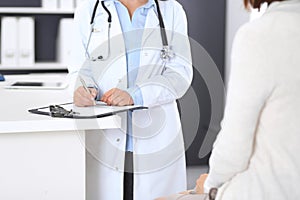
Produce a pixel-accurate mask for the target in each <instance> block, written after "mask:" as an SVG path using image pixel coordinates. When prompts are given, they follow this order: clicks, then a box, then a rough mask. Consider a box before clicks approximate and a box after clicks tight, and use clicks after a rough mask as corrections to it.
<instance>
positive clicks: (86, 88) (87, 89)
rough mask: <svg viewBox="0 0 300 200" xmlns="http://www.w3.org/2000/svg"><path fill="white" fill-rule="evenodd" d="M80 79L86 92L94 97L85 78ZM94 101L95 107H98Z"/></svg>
mask: <svg viewBox="0 0 300 200" xmlns="http://www.w3.org/2000/svg"><path fill="white" fill-rule="evenodd" d="M79 79H80V82H81V84H82V86H83V88H84V89H85V91H87V92H88V93H89V94H90V95H92V93H91V91H90V90H89V88H88V87H87V85H86V83H85V81H84V80H83V78H82V77H81V76H79ZM93 101H94V105H96V102H95V100H94V99H93Z"/></svg>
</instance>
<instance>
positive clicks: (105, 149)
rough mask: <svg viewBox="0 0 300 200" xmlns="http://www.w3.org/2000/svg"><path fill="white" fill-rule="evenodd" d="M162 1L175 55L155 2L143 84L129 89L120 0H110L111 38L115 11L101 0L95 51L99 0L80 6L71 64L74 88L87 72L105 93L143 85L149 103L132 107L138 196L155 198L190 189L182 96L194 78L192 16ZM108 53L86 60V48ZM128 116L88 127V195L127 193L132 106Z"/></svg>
mask: <svg viewBox="0 0 300 200" xmlns="http://www.w3.org/2000/svg"><path fill="white" fill-rule="evenodd" d="M159 3H160V7H161V11H162V15H163V19H164V23H165V26H166V29H167V36H168V41H169V45H170V46H171V47H172V50H173V52H174V53H175V57H174V58H173V59H171V60H170V61H168V62H163V61H162V60H161V58H160V50H161V49H162V41H161V37H160V30H159V21H158V18H157V11H156V8H152V9H150V10H149V12H148V16H147V19H146V25H145V30H144V32H143V39H142V48H141V58H140V67H139V71H138V75H137V79H136V87H135V88H129V89H128V88H127V76H126V73H127V72H126V53H125V47H124V41H123V36H122V30H121V27H120V23H119V19H118V14H117V12H116V8H115V6H114V1H105V5H106V6H107V8H108V9H109V10H110V12H111V13H112V24H111V32H110V40H108V22H107V17H108V15H107V13H106V12H105V10H103V8H102V6H101V5H100V4H99V6H98V9H97V12H96V16H95V25H94V27H93V28H94V29H93V30H94V32H93V34H92V37H91V40H90V44H89V46H88V49H87V52H88V53H87V52H86V48H87V43H88V38H89V34H90V30H91V26H90V20H91V15H92V12H93V8H94V4H95V0H89V1H86V2H84V3H83V4H82V5H81V6H80V7H79V8H78V9H77V10H76V13H75V32H74V36H75V38H74V48H73V53H72V63H71V64H70V66H69V79H70V89H71V90H72V93H73V91H74V90H75V89H76V88H77V87H78V86H79V85H80V84H79V82H78V80H77V78H78V75H79V74H80V76H82V77H83V78H84V79H85V80H86V82H87V83H88V85H89V86H96V85H97V86H96V87H98V91H99V96H101V95H102V94H104V93H105V92H106V91H108V90H110V89H111V88H116V87H117V88H120V89H123V90H129V91H131V92H134V89H136V88H139V89H140V91H141V94H142V96H143V102H144V106H147V107H149V109H148V110H143V111H134V112H133V119H132V121H133V136H134V139H133V141H134V170H135V176H134V184H135V185H134V199H135V200H152V199H154V198H157V197H159V196H165V195H168V194H172V193H176V192H180V191H182V190H185V189H186V171H185V156H184V152H185V149H184V144H183V137H182V130H181V123H180V117H179V113H178V109H177V104H176V99H178V98H180V97H182V96H183V95H184V94H185V92H186V91H187V89H188V88H189V86H190V83H191V80H192V65H191V54H190V46H189V40H188V38H187V20H186V16H185V13H184V11H183V8H182V7H181V5H180V4H179V3H178V2H176V1H175V0H168V1H160V2H159ZM109 42H110V43H109ZM109 46H110V47H109ZM109 51H110V54H109ZM108 54H109V58H108V59H107V60H105V61H96V62H92V61H89V60H86V56H87V55H89V56H90V57H97V56H99V55H102V56H103V57H104V58H105V57H106V55H108ZM121 117H122V124H121V126H122V128H121V129H112V130H93V131H86V133H87V134H86V149H87V188H86V189H87V190H86V193H87V199H88V200H90V199H91V200H121V199H123V168H124V152H125V144H126V131H125V130H126V113H124V114H121Z"/></svg>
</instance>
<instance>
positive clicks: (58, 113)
mask: <svg viewBox="0 0 300 200" xmlns="http://www.w3.org/2000/svg"><path fill="white" fill-rule="evenodd" d="M49 109H50V116H51V117H58V118H66V117H67V118H70V117H71V118H72V117H74V115H79V114H80V113H78V112H74V111H73V110H67V109H65V108H63V107H61V106H59V105H50V106H49Z"/></svg>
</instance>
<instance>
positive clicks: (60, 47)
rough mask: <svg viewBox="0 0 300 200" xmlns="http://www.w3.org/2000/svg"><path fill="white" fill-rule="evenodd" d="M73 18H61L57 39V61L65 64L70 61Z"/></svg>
mask: <svg viewBox="0 0 300 200" xmlns="http://www.w3.org/2000/svg"><path fill="white" fill-rule="evenodd" d="M73 30H74V28H73V19H71V18H64V19H61V20H60V23H59V27H58V39H57V51H56V52H57V61H58V62H59V63H61V64H63V65H65V66H67V64H69V63H70V59H71V51H72V46H73V45H72V42H73V37H72V36H73V33H74V31H73Z"/></svg>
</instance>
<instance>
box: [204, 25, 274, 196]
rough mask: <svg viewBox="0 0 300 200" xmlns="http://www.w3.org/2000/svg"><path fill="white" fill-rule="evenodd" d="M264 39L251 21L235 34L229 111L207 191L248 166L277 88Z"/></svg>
mask: <svg viewBox="0 0 300 200" xmlns="http://www.w3.org/2000/svg"><path fill="white" fill-rule="evenodd" d="M263 38H264V37H263V36H262V33H260V32H258V31H256V29H254V27H253V26H251V25H249V24H248V25H245V26H244V27H242V28H241V29H240V30H239V31H238V33H237V35H236V37H235V41H234V45H233V49H232V58H231V59H232V66H231V73H230V78H229V85H228V91H227V98H226V107H225V113H224V118H223V121H222V124H221V126H222V128H221V131H220V133H219V135H218V137H217V140H216V142H215V143H214V147H213V151H212V155H211V157H210V161H209V164H210V170H209V176H208V178H207V179H206V182H205V184H204V187H205V191H206V192H208V191H209V189H210V188H213V187H216V188H218V187H220V186H222V185H223V184H224V183H225V182H227V181H229V180H230V179H231V178H233V177H234V176H235V175H237V174H238V173H240V172H242V171H244V170H246V169H247V168H248V165H249V161H250V159H251V155H252V153H253V145H254V141H255V134H256V128H257V126H258V123H259V119H260V114H261V112H262V111H263V108H264V106H265V103H266V101H267V99H268V97H269V96H270V94H271V93H272V90H273V87H274V82H273V80H272V77H273V76H272V70H270V69H268V67H269V68H270V66H269V65H268V63H267V60H268V59H266V51H265V50H264V48H265V45H263V42H264V41H263V40H262V39H263Z"/></svg>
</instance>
